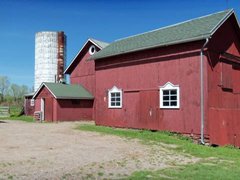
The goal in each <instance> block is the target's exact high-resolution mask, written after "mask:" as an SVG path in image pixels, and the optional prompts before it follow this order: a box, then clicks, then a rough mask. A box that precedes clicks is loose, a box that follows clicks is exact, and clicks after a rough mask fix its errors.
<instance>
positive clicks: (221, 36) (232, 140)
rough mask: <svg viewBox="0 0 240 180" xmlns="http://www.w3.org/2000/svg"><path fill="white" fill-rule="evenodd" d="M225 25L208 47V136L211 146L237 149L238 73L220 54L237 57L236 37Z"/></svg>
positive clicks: (239, 138)
mask: <svg viewBox="0 0 240 180" xmlns="http://www.w3.org/2000/svg"><path fill="white" fill-rule="evenodd" d="M232 21H233V17H231V18H230V19H229V21H226V22H225V23H224V24H223V25H222V26H221V28H220V29H219V30H218V31H217V32H216V33H215V34H214V36H213V37H212V39H211V44H210V46H209V62H210V63H209V68H208V74H209V78H208V93H209V100H208V102H209V104H208V107H209V118H208V119H209V128H210V129H209V130H210V131H209V133H210V142H211V143H212V144H218V145H226V144H232V145H235V146H240V132H239V129H240V123H239V117H240V94H239V93H240V91H239V90H240V70H239V66H237V65H233V64H232V63H231V62H227V61H226V60H224V59H220V54H221V53H223V52H227V53H230V54H233V55H235V56H240V53H239V52H240V44H239V38H240V36H239V33H238V31H239V30H237V29H236V27H235V26H234V24H233V23H232Z"/></svg>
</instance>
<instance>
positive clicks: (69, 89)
mask: <svg viewBox="0 0 240 180" xmlns="http://www.w3.org/2000/svg"><path fill="white" fill-rule="evenodd" d="M33 99H35V111H39V112H41V117H42V120H45V121H48V122H51V121H76V120H92V115H93V112H92V111H93V99H94V97H93V95H92V94H91V93H90V92H89V91H87V90H86V89H85V88H84V87H83V86H81V85H68V84H61V83H42V85H41V86H40V87H39V88H38V90H37V91H36V92H35V94H34V96H33Z"/></svg>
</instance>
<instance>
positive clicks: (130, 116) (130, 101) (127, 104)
mask: <svg viewBox="0 0 240 180" xmlns="http://www.w3.org/2000/svg"><path fill="white" fill-rule="evenodd" d="M123 99H124V101H123V104H124V111H125V120H126V121H127V122H126V124H127V127H129V128H139V92H125V93H124V98H123Z"/></svg>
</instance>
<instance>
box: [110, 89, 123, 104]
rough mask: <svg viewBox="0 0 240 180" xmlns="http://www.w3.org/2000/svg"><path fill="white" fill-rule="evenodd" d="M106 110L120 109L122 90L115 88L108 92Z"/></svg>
mask: <svg viewBox="0 0 240 180" xmlns="http://www.w3.org/2000/svg"><path fill="white" fill-rule="evenodd" d="M108 108H122V90H121V89H118V88H117V87H116V86H114V87H113V88H112V89H110V90H108Z"/></svg>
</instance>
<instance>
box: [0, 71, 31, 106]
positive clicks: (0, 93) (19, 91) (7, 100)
mask: <svg viewBox="0 0 240 180" xmlns="http://www.w3.org/2000/svg"><path fill="white" fill-rule="evenodd" d="M29 92H31V90H30V89H29V88H28V86H26V85H18V84H15V83H11V82H10V80H9V78H8V77H7V76H1V75H0V105H21V106H22V105H23V103H24V95H25V94H27V93H29Z"/></svg>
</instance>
